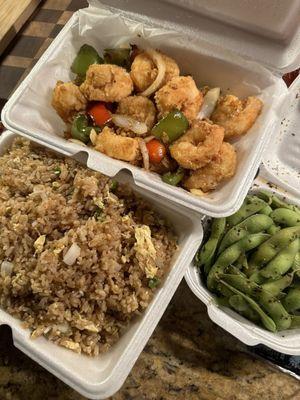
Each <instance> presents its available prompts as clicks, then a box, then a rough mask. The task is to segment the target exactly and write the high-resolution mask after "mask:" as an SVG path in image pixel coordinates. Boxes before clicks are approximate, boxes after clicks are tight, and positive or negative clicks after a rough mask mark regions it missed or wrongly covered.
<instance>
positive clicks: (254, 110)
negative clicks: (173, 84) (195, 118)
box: [211, 94, 263, 139]
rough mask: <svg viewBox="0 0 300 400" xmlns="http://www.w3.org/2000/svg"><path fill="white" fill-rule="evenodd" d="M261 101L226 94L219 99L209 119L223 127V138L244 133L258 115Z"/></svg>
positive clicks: (251, 97)
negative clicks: (241, 98)
mask: <svg viewBox="0 0 300 400" xmlns="http://www.w3.org/2000/svg"><path fill="white" fill-rule="evenodd" d="M262 106H263V103H262V101H261V100H260V99H258V98H257V97H254V96H250V97H248V98H247V99H245V100H240V99H239V98H238V97H236V96H233V95H231V94H228V95H226V96H223V97H221V98H220V99H219V102H218V104H217V107H216V109H215V111H214V112H213V114H212V116H211V120H212V121H213V122H215V123H216V124H219V125H221V126H223V127H224V128H225V139H230V138H232V137H237V136H241V135H244V134H245V133H246V132H247V131H248V130H249V129H250V128H251V126H252V125H253V124H254V122H255V121H256V119H257V117H258V116H259V114H260V112H261V109H262Z"/></svg>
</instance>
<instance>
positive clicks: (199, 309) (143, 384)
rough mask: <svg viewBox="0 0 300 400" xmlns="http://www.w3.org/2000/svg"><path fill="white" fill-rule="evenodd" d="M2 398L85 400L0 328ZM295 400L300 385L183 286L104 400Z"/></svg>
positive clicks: (297, 398)
mask: <svg viewBox="0 0 300 400" xmlns="http://www.w3.org/2000/svg"><path fill="white" fill-rule="evenodd" d="M0 399H1V400H4V399H5V400H6V399H7V400H8V399H9V400H10V399H13V400H40V399H43V400H83V399H84V397H82V396H80V395H79V394H77V393H76V392H74V391H73V390H72V389H70V388H68V387H67V386H66V385H64V384H63V383H62V382H60V381H59V380H58V379H56V378H55V377H53V376H52V375H51V374H50V373H48V372H47V371H45V370H44V369H42V368H41V367H39V366H38V365H37V364H35V363H34V362H33V361H31V360H30V359H29V358H28V357H26V356H25V355H23V354H22V353H21V352H20V351H19V350H17V349H15V348H14V347H13V345H12V340H11V334H10V330H9V328H8V327H3V326H2V327H0ZM169 399H182V400H186V399H187V400H257V399H258V400H290V399H293V400H299V399H300V382H298V381H297V380H295V379H294V378H292V377H290V376H288V375H285V374H283V373H281V372H280V371H278V370H276V369H274V368H273V367H271V366H270V365H269V364H268V363H266V362H264V361H261V360H259V359H256V358H253V357H252V356H251V355H249V354H247V352H246V347H245V346H243V345H242V344H241V343H240V342H239V341H238V340H236V339H234V338H233V337H232V336H231V335H229V334H228V333H226V332H225V331H223V330H222V329H221V328H219V327H217V326H216V325H215V324H213V323H212V322H211V321H210V320H209V318H208V316H207V313H206V310H205V307H204V306H203V304H201V302H199V300H198V299H197V298H196V297H195V296H194V295H193V294H192V293H191V292H190V290H189V289H188V287H187V285H186V284H185V282H182V283H181V285H180V287H179V289H178V290H177V292H176V294H175V296H174V298H173V300H172V302H171V303H170V305H169V307H168V309H167V311H166V313H165V314H164V316H163V318H162V319H161V321H160V323H159V325H158V326H157V328H156V330H155V332H154V334H153V336H152V337H151V339H150V340H149V342H148V344H147V346H146V348H145V349H144V351H143V353H142V354H141V355H140V357H139V359H138V361H137V363H136V365H135V366H134V368H133V370H132V372H131V374H130V375H129V377H128V378H127V380H126V382H125V384H124V385H123V387H122V389H121V390H120V391H119V392H118V393H117V394H115V395H114V396H113V397H111V398H110V400H169Z"/></svg>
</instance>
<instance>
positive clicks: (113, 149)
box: [94, 126, 141, 163]
mask: <svg viewBox="0 0 300 400" xmlns="http://www.w3.org/2000/svg"><path fill="white" fill-rule="evenodd" d="M94 141H95V145H94V146H95V149H96V150H98V151H100V152H101V153H104V154H106V155H107V156H110V157H112V158H116V159H118V160H123V161H129V162H131V163H136V162H137V161H138V160H139V159H140V156H141V155H140V146H139V139H138V138H129V137H124V136H121V135H117V134H116V133H115V132H114V131H113V130H112V129H111V128H109V127H107V126H106V127H104V128H103V130H102V132H101V133H100V134H99V135H97V137H96V138H95V140H94Z"/></svg>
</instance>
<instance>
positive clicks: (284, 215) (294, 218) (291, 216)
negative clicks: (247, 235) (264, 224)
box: [270, 208, 300, 226]
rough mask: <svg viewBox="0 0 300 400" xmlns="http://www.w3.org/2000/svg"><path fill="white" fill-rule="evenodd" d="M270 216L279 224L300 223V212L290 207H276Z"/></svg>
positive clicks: (291, 224)
mask: <svg viewBox="0 0 300 400" xmlns="http://www.w3.org/2000/svg"><path fill="white" fill-rule="evenodd" d="M270 217H271V218H272V220H273V221H274V223H275V224H277V225H283V226H297V225H300V214H298V213H296V212H295V211H293V210H289V209H288V208H276V210H274V211H272V212H271V214H270Z"/></svg>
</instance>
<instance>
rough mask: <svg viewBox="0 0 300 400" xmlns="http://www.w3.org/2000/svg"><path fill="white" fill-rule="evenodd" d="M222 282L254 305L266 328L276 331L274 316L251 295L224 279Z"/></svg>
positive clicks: (253, 307)
mask: <svg viewBox="0 0 300 400" xmlns="http://www.w3.org/2000/svg"><path fill="white" fill-rule="evenodd" d="M220 282H221V283H223V285H225V286H226V287H228V288H229V289H230V290H231V291H232V292H233V293H235V294H238V295H240V296H242V297H243V298H244V300H246V301H247V303H249V305H250V306H251V307H252V309H253V310H254V311H255V312H256V313H257V314H258V315H259V317H260V320H261V322H262V324H263V325H264V327H265V328H266V329H268V330H269V331H271V332H276V324H275V322H274V321H273V320H272V318H270V317H269V316H268V315H267V314H266V313H265V312H264V311H263V309H262V308H261V307H260V306H259V305H258V304H257V303H256V302H255V301H254V300H253V299H251V297H249V296H247V295H245V294H244V293H242V292H240V291H239V290H237V289H236V288H234V287H233V286H230V285H229V284H228V283H226V282H224V281H223V280H221V281H220Z"/></svg>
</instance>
